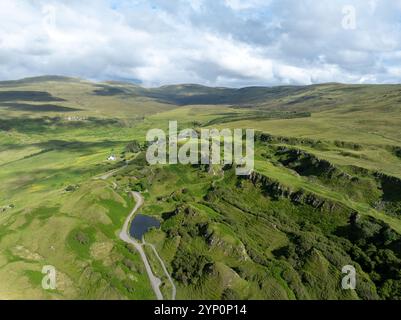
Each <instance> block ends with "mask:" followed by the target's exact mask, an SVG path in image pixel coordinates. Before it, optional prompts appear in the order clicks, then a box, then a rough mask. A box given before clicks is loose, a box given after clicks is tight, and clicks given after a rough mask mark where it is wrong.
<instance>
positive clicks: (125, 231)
mask: <svg viewBox="0 0 401 320" xmlns="http://www.w3.org/2000/svg"><path fill="white" fill-rule="evenodd" d="M127 165H128V163H126V165H125V166H122V167H120V168H117V169H114V170H111V171H109V172H107V173H105V174H103V175H101V176H99V177H97V178H95V179H101V180H107V179H108V178H110V177H111V176H112V175H113V174H115V173H117V172H118V171H120V170H122V169H124V168H125V167H126V166H127ZM112 184H113V187H114V189H115V188H116V187H117V184H116V183H115V182H113V183H112ZM131 195H132V196H133V198H134V199H135V207H134V208H133V209H132V211H131V212H130V214H129V215H128V217H127V219H125V222H124V225H123V228H122V230H121V232H120V239H121V240H122V241H124V242H126V243H130V244H132V245H133V246H134V247H135V249H136V250H137V251H138V252H139V255H140V256H141V259H142V261H143V264H144V265H145V269H146V273H147V274H148V277H149V281H150V284H151V286H152V289H153V291H154V293H155V295H156V297H157V300H163V299H164V298H163V294H162V293H161V291H160V285H161V283H162V281H161V280H160V279H159V278H158V277H156V276H155V275H154V274H153V271H152V268H151V266H150V263H149V260H148V258H147V257H146V254H145V251H144V250H143V245H148V246H150V247H151V248H152V250H153V252H154V254H155V256H156V257H157V259H158V260H159V262H160V265H161V266H162V269H163V271H164V273H165V275H166V277H167V279H168V281H169V282H170V284H171V288H172V293H171V300H175V297H176V293H177V288H176V286H175V284H174V282H173V279H172V278H171V276H170V274H169V272H168V270H167V268H166V265H165V264H164V262H163V260H162V258H161V257H160V255H159V254H158V253H157V250H156V247H155V246H154V245H153V244H151V243H145V240H144V239H142V243H140V242H138V241H136V240H135V239H134V238H132V237H131V235H130V232H129V227H130V222H131V220H132V219H133V217H134V215H135V214H136V212H137V211H138V209H139V208H140V207H141V206H142V205H143V204H144V199H143V197H142V195H141V194H140V193H139V192H135V191H131Z"/></svg>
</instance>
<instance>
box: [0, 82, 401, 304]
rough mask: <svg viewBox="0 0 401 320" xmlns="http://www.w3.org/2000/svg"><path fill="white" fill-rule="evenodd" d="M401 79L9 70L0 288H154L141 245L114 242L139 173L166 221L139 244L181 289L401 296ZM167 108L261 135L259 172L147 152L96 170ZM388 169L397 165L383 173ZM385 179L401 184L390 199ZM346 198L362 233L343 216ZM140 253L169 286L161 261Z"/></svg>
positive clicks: (1, 108) (192, 292) (141, 295)
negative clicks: (192, 78)
mask: <svg viewBox="0 0 401 320" xmlns="http://www.w3.org/2000/svg"><path fill="white" fill-rule="evenodd" d="M399 88H400V87H399V86H393V85H384V86H365V85H361V86H346V85H340V84H327V85H317V86H310V87H277V88H245V89H241V90H234V89H223V88H207V87H202V86H168V87H163V88H158V89H144V88H141V87H137V86H133V85H129V84H123V83H98V84H94V83H91V82H88V81H83V80H79V79H65V78H53V77H50V78H49V77H45V78H40V79H28V80H24V81H20V82H10V83H0V181H1V182H2V183H1V185H0V209H2V208H7V209H6V210H5V211H4V212H2V211H0V298H16V299H22V298H32V297H35V298H38V299H60V298H61V299H79V298H81V299H153V298H154V293H153V292H152V289H151V286H150V284H149V281H148V279H147V276H146V272H145V271H144V266H143V264H142V262H141V259H140V257H139V255H138V253H137V252H136V251H135V250H133V249H132V248H127V247H126V246H125V244H124V243H122V242H121V241H120V240H119V239H118V233H119V231H120V229H121V227H122V224H123V222H124V220H125V218H126V216H127V215H128V213H129V211H130V210H131V209H132V207H133V200H132V198H131V197H130V196H129V195H128V193H127V192H128V191H129V190H130V189H131V188H132V187H133V186H134V185H137V184H138V183H140V184H141V188H143V191H144V192H143V194H144V197H145V205H144V207H143V208H142V209H141V211H142V212H143V213H144V214H149V215H153V216H156V217H157V218H159V219H160V220H161V221H162V225H161V228H160V230H153V231H151V232H149V233H148V234H147V235H146V241H147V242H149V243H152V244H154V245H155V246H156V248H157V251H158V253H159V254H160V255H161V257H162V258H163V261H164V262H165V263H166V265H167V268H168V270H169V272H170V273H171V274H172V275H173V276H174V277H175V278H174V281H175V283H176V285H177V289H178V292H177V298H181V299H222V298H238V299H371V298H387V299H395V298H397V297H400V296H401V294H400V293H399V289H397V286H396V285H393V284H392V283H399V281H400V279H399V276H397V275H395V274H394V272H393V271H392V269H391V266H392V265H395V266H399V265H400V259H401V252H399V249H398V248H399V243H400V241H401V240H400V234H401V220H400V215H399V214H398V213H397V211H396V210H397V209H396V208H398V207H399V206H400V203H401V196H399V195H398V194H397V192H396V190H398V189H397V188H398V184H397V183H398V182H397V181H398V180H397V178H401V157H400V152H399V150H400V149H399V147H401V134H400V131H399V128H400V125H401V113H400V107H399ZM170 120H175V121H178V124H179V128H180V129H184V128H187V127H189V128H195V129H200V128H202V127H208V128H211V127H217V128H220V129H221V128H243V129H246V128H252V129H255V130H257V131H259V132H261V133H265V134H267V137H269V140H268V141H267V142H262V141H258V142H257V143H256V156H255V160H256V161H255V172H256V173H257V174H258V175H259V177H260V180H259V181H256V182H251V181H248V180H246V179H245V180H241V179H238V178H237V177H236V176H234V174H233V172H232V171H230V170H227V171H224V174H223V173H221V172H220V173H219V174H218V175H217V176H213V175H210V174H209V173H208V172H207V170H205V168H203V167H194V166H184V165H171V166H170V165H165V166H153V167H148V166H147V165H146V162H145V161H144V154H143V153H142V154H139V155H138V156H137V157H136V158H135V159H134V160H133V161H132V162H131V163H130V165H128V166H127V167H125V168H123V169H122V170H121V171H119V172H118V173H116V174H115V175H114V176H112V177H110V178H109V179H108V181H103V180H95V179H94V178H95V177H99V176H100V175H101V174H103V173H105V172H107V171H109V170H112V169H114V168H117V167H119V166H121V164H119V163H113V162H108V161H107V160H106V159H107V157H108V156H109V155H110V154H115V155H117V156H119V157H120V156H122V155H123V154H122V152H123V151H124V150H125V147H126V146H127V144H128V143H130V142H132V141H133V140H137V141H139V142H140V143H143V142H144V140H145V137H146V132H147V131H148V130H149V129H150V128H161V129H164V130H167V128H168V122H169V121H170ZM280 148H281V150H283V148H284V149H296V150H299V151H300V152H304V153H306V154H307V155H310V156H299V157H295V158H294V159H290V160H291V161H287V160H289V157H291V154H289V153H288V152H287V153H286V152H284V153H283V154H279V153H278V152H277V151H278V150H280ZM397 150H398V151H397ZM127 156H128V157H129V156H130V155H127ZM311 159H312V160H311ZM317 161H326V162H327V163H329V164H330V166H331V168H333V172H334V174H329V172H327V171H325V170H321V167H314V166H315V165H316V162H317ZM216 169H220V168H216ZM304 169H305V170H304ZM302 170H304V171H302ZM382 174H385V175H387V176H389V177H394V178H393V180H391V179H390V182H387V183H388V184H390V185H389V186H388V185H385V183H386V182H385V181H384V180H383V178H380V175H382ZM347 177H351V178H352V177H353V178H355V179H356V180H352V181H351V180H347V179H348V178H347ZM351 178H349V179H351ZM273 184H274V185H275V187H277V186H278V187H279V189H280V190H285V191H286V192H281V193H280V192H278V191H277V189H274V188H273V187H272V185H273ZM69 186H73V188H70V189H68V187H69ZM387 189H393V190H395V191H394V192H393V194H391V197H389V194H388V192H389V191H388V190H387ZM274 190H276V191H274ZM294 194H300V197H299V198H300V199H301V200H299V199H298V200H294ZM386 196H387V197H389V198H390V199H391V200H390V201H387V200H385V199H386ZM307 197H310V198H311V199H313V200H316V201H317V202H319V201H322V202H324V203H325V205H326V206H325V205H323V206H322V207H316V206H315V207H314V206H313V205H312V204H311V202H310V201H309V202H308V201H307V200H306V199H307ZM386 201H387V202H389V203H386ZM10 205H12V206H10ZM328 206H332V210H330V209H328ZM333 208H334V209H333ZM353 211H357V212H358V213H359V215H360V222H358V224H357V226H356V228H359V229H360V230H361V231H360V233H357V232H355V230H352V229H351V228H350V224H349V217H350V214H351V212H353ZM387 225H388V226H389V230H390V231H389V230H387V229H386V228H387ZM359 229H358V230H359ZM375 230H381V231H380V232H378V231H377V232H376V231H375ZM393 232H394V233H393ZM383 237H384V238H385V241H384V240H383V239H382V238H383ZM146 252H147V255H148V257H149V260H150V261H151V264H152V267H153V268H154V272H155V273H156V274H158V275H160V276H161V277H162V279H163V281H164V283H165V285H164V286H163V287H162V291H163V293H164V294H165V295H166V296H169V295H170V292H171V288H170V287H169V283H168V281H166V279H165V277H164V275H163V273H162V270H161V268H160V264H159V263H158V261H157V259H156V257H155V256H154V253H153V252H152V251H150V250H148V248H147V250H146ZM182 252H184V253H185V254H187V255H188V256H185V255H182V254H181V253H182ZM194 260H195V261H207V263H206V265H205V266H203V265H202V264H197V263H194V264H192V261H194ZM372 261H374V262H372ZM188 262H189V263H188ZM350 263H352V264H354V265H355V266H356V268H357V270H358V272H359V273H358V274H360V279H361V283H360V286H359V287H358V289H357V290H356V291H355V292H354V293H349V292H344V291H343V290H341V288H340V287H339V283H340V282H339V281H340V278H341V267H342V265H345V264H350ZM49 264H50V265H54V266H55V267H56V269H57V271H58V273H59V276H60V287H58V289H57V291H54V292H45V291H43V290H42V289H41V287H40V281H41V279H42V278H41V276H42V275H41V273H40V271H41V268H42V267H43V266H44V265H49ZM185 265H187V266H188V268H187V269H186V268H181V271H180V272H181V273H179V272H178V271H177V268H178V267H179V266H181V267H183V266H184V267H185ZM202 268H203V269H202ZM186 275H189V276H190V278H189V279H187V278H186ZM191 277H192V278H193V280H194V282H191ZM195 280H196V281H195Z"/></svg>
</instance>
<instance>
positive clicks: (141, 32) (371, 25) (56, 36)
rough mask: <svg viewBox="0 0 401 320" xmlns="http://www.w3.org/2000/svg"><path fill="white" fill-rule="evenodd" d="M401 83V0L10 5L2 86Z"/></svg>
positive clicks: (0, 6) (0, 22)
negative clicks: (66, 81) (30, 81)
mask: <svg viewBox="0 0 401 320" xmlns="http://www.w3.org/2000/svg"><path fill="white" fill-rule="evenodd" d="M39 75H65V76H72V77H80V78H84V79H89V80H99V81H101V80H122V81H132V82H136V83H140V84H142V85H143V86H149V87H150V86H160V85H167V84H177V83H199V84H203V85H209V86H228V87H243V86H253V85H269V86H270V85H287V84H291V85H307V84H314V83H323V82H342V83H400V81H401V0H148V1H145V0H57V1H52V0H13V1H9V0H0V80H10V79H20V78H24V77H31V76H39Z"/></svg>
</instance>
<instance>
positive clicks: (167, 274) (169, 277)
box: [143, 241, 177, 300]
mask: <svg viewBox="0 0 401 320" xmlns="http://www.w3.org/2000/svg"><path fill="white" fill-rule="evenodd" d="M143 243H144V244H145V245H148V246H150V247H151V248H152V250H153V252H154V253H155V255H156V257H157V259H158V260H159V262H160V264H161V266H162V268H163V271H164V273H165V275H166V276H167V278H168V281H169V282H170V283H171V288H172V289H171V290H172V293H171V300H175V296H176V295H177V288H176V287H175V284H174V281H173V279H172V278H171V276H170V273H168V270H167V268H166V266H165V264H164V262H163V260H162V258H161V257H160V256H159V254H158V253H157V250H156V248H155V246H154V245H153V244H151V243H147V242H145V241H144V242H143Z"/></svg>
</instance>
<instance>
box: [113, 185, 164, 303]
mask: <svg viewBox="0 0 401 320" xmlns="http://www.w3.org/2000/svg"><path fill="white" fill-rule="evenodd" d="M131 194H132V196H133V197H134V199H135V201H136V204H135V207H134V209H132V211H131V213H130V214H129V215H128V217H127V219H126V220H125V222H124V226H123V229H122V230H121V232H120V239H121V240H123V241H124V242H127V243H130V244H132V245H134V247H135V249H136V250H138V252H139V254H140V256H141V258H142V261H143V263H144V265H145V269H146V272H147V274H148V277H149V280H150V284H151V285H152V289H153V291H154V292H155V294H156V297H157V300H163V295H162V293H161V291H160V284H161V280H160V279H159V278H157V277H156V276H155V275H154V274H153V272H152V268H151V267H150V264H149V261H148V258H147V257H146V254H145V251H144V250H143V247H142V244H140V243H138V242H137V241H136V240H134V239H133V238H131V236H130V234H129V225H130V222H131V219H132V217H133V216H134V215H135V213H136V212H137V211H138V209H139V208H140V207H141V206H142V205H143V198H142V196H141V194H140V193H138V192H134V191H131ZM163 266H164V265H163Z"/></svg>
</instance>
